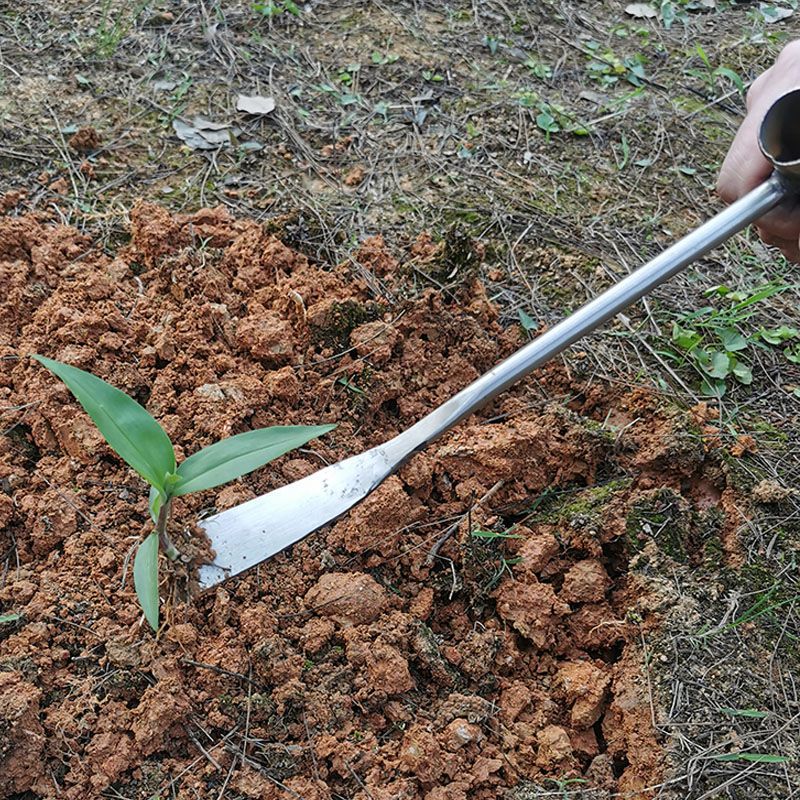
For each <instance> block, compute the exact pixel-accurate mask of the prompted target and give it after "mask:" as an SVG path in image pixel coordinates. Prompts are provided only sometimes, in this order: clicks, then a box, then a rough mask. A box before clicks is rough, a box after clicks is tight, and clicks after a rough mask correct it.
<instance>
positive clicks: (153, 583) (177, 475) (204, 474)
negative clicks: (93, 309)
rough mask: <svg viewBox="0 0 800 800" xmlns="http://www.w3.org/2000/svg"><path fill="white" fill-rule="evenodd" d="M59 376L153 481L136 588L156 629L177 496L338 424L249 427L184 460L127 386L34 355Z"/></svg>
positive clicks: (123, 454)
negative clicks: (162, 559)
mask: <svg viewBox="0 0 800 800" xmlns="http://www.w3.org/2000/svg"><path fill="white" fill-rule="evenodd" d="M33 357H34V358H35V359H36V360H37V361H38V362H39V363H40V364H42V365H43V366H45V367H47V369H49V370H50V371H51V372H52V373H53V374H55V375H56V376H57V377H59V378H60V379H61V380H62V381H63V382H64V383H65V384H66V385H67V388H68V389H69V390H70V391H71V392H72V394H73V395H74V396H75V399H76V400H77V401H78V402H79V403H80V404H81V405H82V406H83V408H84V409H85V411H86V413H87V414H88V415H89V416H90V417H91V419H92V421H93V422H94V424H95V425H96V426H97V429H98V430H99V431H100V433H101V434H102V435H103V437H104V438H105V440H106V442H108V444H109V446H110V447H111V449H112V450H114V452H115V453H116V454H117V455H118V456H119V457H120V458H121V459H122V460H123V461H125V462H126V463H127V464H128V465H129V466H130V467H131V468H132V469H133V470H134V471H135V472H137V473H138V474H139V476H140V477H141V478H143V479H144V480H145V481H146V482H147V484H148V485H149V486H150V516H151V518H152V520H153V523H154V530H153V532H152V533H151V534H149V535H148V536H147V538H146V539H145V540H144V541H143V542H141V543H140V544H139V546H138V548H137V550H136V557H135V558H134V562H133V581H134V585H135V587H136V595H137V597H138V598H139V603H140V605H141V607H142V610H143V611H144V615H145V617H146V619H147V621H148V622H149V623H150V625H151V627H152V628H153V630H158V549H159V544H160V546H161V549H162V550H163V551H164V553H165V555H166V556H167V558H169V559H171V560H173V561H174V560H175V559H177V558H178V556H179V555H180V554H179V553H178V551H177V549H176V548H175V545H174V544H173V543H172V542H171V541H170V537H169V534H168V533H167V523H168V521H169V515H170V510H171V506H172V500H173V498H175V497H181V496H182V495H185V494H190V493H193V492H201V491H203V490H204V489H212V488H214V487H215V486H220V485H221V484H223V483H227V482H228V481H232V480H234V479H235V478H239V477H241V476H242V475H246V474H247V473H248V472H252V471H253V470H255V469H258V468H259V467H262V466H264V464H266V463H268V462H269V461H272V460H273V459H274V458H277V457H278V456H282V455H283V454H284V453H287V452H288V451H289V450H293V449H294V448H295V447H300V446H301V445H303V444H305V443H306V442H308V441H310V440H311V439H316V438H317V437H318V436H322V435H323V434H324V433H327V432H328V431H331V430H333V429H334V428H335V427H336V426H335V425H287V426H275V427H272V428H260V429H258V430H254V431H247V432H246V433H240V434H238V435H236V436H231V437H229V438H228V439H222V440H221V441H219V442H215V443H214V444H212V445H209V446H208V447H206V448H204V449H202V450H200V451H198V452H197V453H194V454H193V455H191V456H189V458H187V459H186V460H185V461H182V462H181V463H180V464H177V463H176V460H175V451H174V449H173V447H172V442H170V440H169V437H168V436H167V434H166V432H165V431H164V429H163V428H162V427H161V426H160V425H159V424H158V422H156V421H155V419H153V417H151V416H150V414H149V413H148V412H147V411H146V410H145V409H144V408H143V407H142V406H140V405H139V403H137V402H136V401H135V400H133V399H132V398H130V397H128V395H126V394H125V393H124V392H121V391H120V390H119V389H117V388H115V387H114V386H111V385H110V384H108V383H106V382H105V381H104V380H101V379H100V378H98V377H97V376H95V375H92V374H91V373H90V372H84V371H83V370H81V369H77V368H76V367H71V366H69V364H62V363H61V362H59V361H53V360H52V359H50V358H44V357H43V356H38V355H35V356H33Z"/></svg>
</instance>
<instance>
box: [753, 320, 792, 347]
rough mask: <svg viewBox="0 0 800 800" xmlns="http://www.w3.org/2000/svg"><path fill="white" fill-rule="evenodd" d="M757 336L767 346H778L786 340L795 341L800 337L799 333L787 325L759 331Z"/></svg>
mask: <svg viewBox="0 0 800 800" xmlns="http://www.w3.org/2000/svg"><path fill="white" fill-rule="evenodd" d="M759 335H760V336H761V338H762V339H763V340H764V341H765V342H766V343H767V344H780V343H781V342H785V341H787V340H788V339H796V338H797V337H798V336H800V331H798V330H797V328H792V327H790V326H789V325H781V326H779V327H777V328H770V329H769V330H766V329H765V328H762V329H761V330H760V331H759Z"/></svg>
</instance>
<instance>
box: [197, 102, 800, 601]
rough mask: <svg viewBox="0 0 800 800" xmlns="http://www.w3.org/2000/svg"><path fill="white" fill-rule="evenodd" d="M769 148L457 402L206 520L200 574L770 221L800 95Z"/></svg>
mask: <svg viewBox="0 0 800 800" xmlns="http://www.w3.org/2000/svg"><path fill="white" fill-rule="evenodd" d="M759 144H760V146H761V150H762V152H763V153H764V155H765V156H766V157H767V158H768V159H769V160H770V161H771V162H772V165H773V167H774V171H773V173H772V175H771V176H770V177H769V178H768V179H767V180H766V181H765V182H764V183H762V184H761V185H760V186H758V187H757V188H756V189H754V190H753V191H751V192H750V193H749V194H747V195H746V196H745V197H743V198H741V199H740V200H738V201H737V202H735V203H733V204H732V205H731V206H729V207H728V208H726V209H725V210H724V211H722V212H720V213H719V214H717V215H716V216H715V217H713V218H712V219H710V220H709V221H708V222H706V223H705V224H703V225H701V226H700V227H699V228H697V229H696V230H695V231H693V232H692V233H690V234H688V235H687V236H685V237H684V238H683V239H681V240H680V241H679V242H677V243H676V244H674V245H672V246H671V247H670V248H669V249H667V250H665V251H664V252H663V253H661V255H659V256H656V258H654V259H653V260H652V261H650V262H648V263H647V264H645V265H643V266H641V267H639V268H638V269H637V270H636V271H635V272H632V273H631V274H630V275H628V276H627V277H626V278H623V279H622V280H621V281H619V283H617V284H615V285H614V286H612V287H611V288H610V289H607V290H606V291H605V292H603V293H602V294H601V295H599V296H598V297H596V298H595V299H594V300H591V301H590V302H588V303H586V305H584V306H582V307H581V308H579V309H578V310H577V311H576V312H575V313H573V314H572V315H570V316H569V317H567V319H565V320H564V321H563V322H560V323H559V324H558V325H556V326H555V327H553V328H550V329H549V330H548V331H546V332H545V333H542V334H541V335H540V336H538V337H537V338H536V339H534V340H533V341H532V342H530V343H528V344H526V345H525V346H524V347H522V348H520V349H519V350H517V352H515V353H514V354H513V355H512V356H510V357H509V358H507V359H506V360H505V361H503V362H502V363H500V364H498V365H497V366H496V367H494V368H492V369H491V370H489V371H488V372H487V373H486V374H485V375H482V376H481V377H480V378H478V379H477V380H476V381H474V382H473V383H471V384H470V385H469V386H467V387H466V389H463V390H462V391H460V392H459V393H458V394H457V395H455V397H453V398H451V399H450V400H448V401H447V402H446V403H444V404H443V405H441V406H439V407H438V408H437V409H435V410H434V411H432V412H431V413H430V414H428V415H427V416H425V417H423V418H422V419H421V420H420V421H419V422H417V423H416V424H414V425H412V426H411V427H410V428H408V429H407V430H405V431H404V432H403V433H401V434H399V435H398V436H395V437H394V438H393V439H390V440H389V441H388V442H386V443H385V444H382V445H379V446H378V447H374V448H372V449H371V450H367V451H366V452H365V453H361V454H360V455H357V456H353V457H352V458H348V459H346V460H345V461H341V462H339V463H338V464H333V465H331V466H329V467H325V468H324V469H321V470H319V471H318V472H315V473H313V474H311V475H309V476H307V477H305V478H303V479H301V480H298V481H295V482H294V483H290V484H287V485H286V486H282V487H280V488H279V489H276V490H274V491H272V492H269V494H265V495H262V496H261V497H256V498H255V499H253V500H250V501H248V502H246V503H243V504H241V505H238V506H236V507H234V508H231V509H228V510H226V511H222V512H221V513H219V514H215V515H214V516H211V517H208V518H207V519H204V520H201V521H200V523H199V524H200V526H201V527H202V528H203V529H204V530H205V533H206V534H207V536H208V538H209V539H210V542H211V546H212V548H213V549H214V553H215V557H214V561H213V563H210V564H202V565H201V566H200V567H199V583H200V587H201V588H203V589H205V588H208V587H211V586H214V585H215V584H217V583H220V582H221V581H224V580H226V579H227V578H230V577H231V576H233V575H237V574H238V573H240V572H242V571H244V570H246V569H249V568H250V567H253V566H255V565H256V564H259V563H260V562H262V561H264V560H265V559H267V558H270V556H273V555H275V554H276V553H278V552H280V551H281V550H283V549H284V548H286V547H288V546H289V545H291V544H294V543H295V542H297V541H299V540H300V539H302V538H303V537H305V536H307V535H308V534H310V533H312V532H313V531H315V530H317V529H318V528H321V527H322V526H323V525H326V524H328V523H329V522H332V521H333V520H335V519H337V518H338V517H340V516H341V515H342V514H344V513H345V512H346V511H347V510H348V509H350V508H352V507H353V506H354V505H355V504H356V503H358V502H359V501H360V500H362V499H363V498H364V497H366V496H367V495H368V494H369V493H370V492H371V491H372V490H373V489H374V488H375V487H376V486H378V484H380V483H381V482H382V481H383V480H384V479H385V478H386V477H388V476H389V475H390V474H391V473H392V472H394V471H395V470H396V469H397V468H398V467H400V465H402V464H403V463H404V462H405V461H407V460H408V459H409V458H410V457H411V456H412V455H413V454H414V453H416V452H418V451H419V450H422V449H423V448H424V447H425V446H426V445H427V444H428V443H429V442H431V441H433V440H434V439H436V438H437V437H438V436H440V435H441V434H442V433H444V432H445V431H447V430H449V429H450V428H452V427H453V426H454V425H456V424H457V423H458V422H459V421H460V420H462V419H464V417H466V416H468V415H469V414H472V413H473V412H474V411H476V410H477V409H478V408H480V407H481V406H483V405H484V404H486V403H487V402H488V401H489V400H491V399H492V398H493V397H495V396H496V395H497V394H499V393H500V392H502V391H503V390H505V389H506V388H508V387H509V386H511V384H513V383H515V382H516V381H518V380H519V379H520V378H522V377H524V376H525V375H527V374H528V373H530V372H531V371H532V370H534V369H536V367H538V366H540V365H541V364H543V363H544V362H545V361H548V360H549V359H551V358H553V356H555V355H557V354H558V353H560V352H562V351H563V350H564V349H565V348H567V347H569V346H570V345H571V344H573V343H574V342H576V341H578V339H581V338H582V337H584V336H586V335H587V334H588V333H591V332H592V331H593V330H595V328H597V327H598V326H599V325H602V324H603V323H604V322H606V321H607V320H609V319H610V318H611V317H613V316H615V315H616V314H618V313H619V312H620V311H622V310H623V309H625V308H627V307H628V306H629V305H631V304H632V303H634V302H636V301H637V300H639V299H641V298H642V297H644V296H645V295H646V294H648V293H649V292H650V291H652V290H653V289H654V288H655V287H656V286H658V285H660V284H661V283H663V282H664V281H666V280H668V279H669V278H671V277H673V276H674V275H676V274H677V273H678V272H680V271H681V270H682V269H684V268H685V267H686V266H688V265H689V264H690V263H692V262H693V261H694V260H695V259H697V258H699V257H700V256H702V255H703V254H705V253H707V252H708V251H709V250H711V249H713V248H714V247H716V246H717V245H719V244H721V243H722V242H724V241H725V240H727V239H728V238H729V237H731V236H732V235H733V234H734V233H736V232H737V231H740V230H742V229H743V228H745V227H746V226H747V225H749V224H750V223H751V222H754V221H755V220H757V219H759V218H760V217H762V216H763V215H764V214H766V213H767V212H768V211H769V210H770V209H772V208H774V207H775V206H777V205H778V204H779V203H781V202H782V201H783V200H785V199H787V198H789V197H790V196H792V195H793V194H796V193H797V191H798V187H800V89H798V90H796V91H793V92H789V93H788V94H785V95H783V97H781V98H780V99H778V100H777V101H776V102H775V103H774V104H773V105H772V107H771V108H770V109H769V111H768V112H767V114H766V116H765V117H764V120H763V122H762V124H761V130H760V134H759Z"/></svg>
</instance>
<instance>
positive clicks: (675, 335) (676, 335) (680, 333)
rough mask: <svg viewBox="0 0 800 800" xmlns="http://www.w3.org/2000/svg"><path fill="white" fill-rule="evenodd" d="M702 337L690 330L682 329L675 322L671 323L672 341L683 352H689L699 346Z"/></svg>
mask: <svg viewBox="0 0 800 800" xmlns="http://www.w3.org/2000/svg"><path fill="white" fill-rule="evenodd" d="M701 339H702V337H701V336H700V334H698V333H697V331H693V330H692V329H691V328H683V327H681V326H680V325H678V323H677V322H673V323H672V341H673V342H675V344H677V345H678V347H681V348H683V349H684V350H691V349H692V348H694V347H697V345H698V344H700V341H701Z"/></svg>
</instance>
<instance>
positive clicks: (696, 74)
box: [684, 44, 746, 96]
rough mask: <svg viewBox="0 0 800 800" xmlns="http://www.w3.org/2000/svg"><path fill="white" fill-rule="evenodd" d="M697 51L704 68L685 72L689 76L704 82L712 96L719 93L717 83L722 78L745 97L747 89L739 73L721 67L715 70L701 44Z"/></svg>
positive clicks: (690, 69)
mask: <svg viewBox="0 0 800 800" xmlns="http://www.w3.org/2000/svg"><path fill="white" fill-rule="evenodd" d="M696 51H697V55H698V56H700V60H701V61H702V62H703V66H702V67H700V68H694V67H692V68H689V69H686V70H684V72H685V73H686V74H687V75H690V76H691V77H693V78H696V79H697V80H699V81H702V82H703V83H704V84H705V86H706V91H708V92H709V93H710V94H715V93H716V92H717V89H718V86H717V83H718V81H719V80H720V78H721V79H723V80H725V81H729V82H730V83H732V84H733V85H734V86H735V87H736V90H737V91H738V92H739V94H741V95H742V96H744V94H745V92H746V87H745V85H744V81H743V80H742V78H741V77H740V76H739V74H738V73H736V72H734V71H733V70H732V69H731V68H730V67H725V66H719V67H716V68H715V67H714V66H713V64H712V63H711V59H710V58H709V57H708V56H707V55H706V51H705V50H703V48H702V46H701V45H700V44H698V45H697V46H696Z"/></svg>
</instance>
